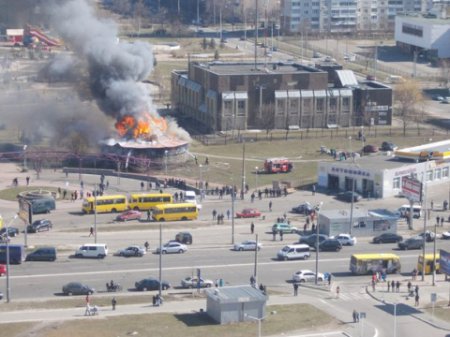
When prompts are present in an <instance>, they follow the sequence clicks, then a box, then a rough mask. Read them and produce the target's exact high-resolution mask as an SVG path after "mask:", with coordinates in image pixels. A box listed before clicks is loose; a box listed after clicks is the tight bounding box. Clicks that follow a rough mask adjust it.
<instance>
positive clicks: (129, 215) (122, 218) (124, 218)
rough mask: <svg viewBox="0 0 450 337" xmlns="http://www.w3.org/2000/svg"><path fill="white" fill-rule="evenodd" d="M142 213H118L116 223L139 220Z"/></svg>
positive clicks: (131, 210) (131, 211)
mask: <svg viewBox="0 0 450 337" xmlns="http://www.w3.org/2000/svg"><path fill="white" fill-rule="evenodd" d="M141 216H142V213H141V212H139V211H135V210H133V209H130V210H128V211H125V212H122V213H120V214H119V215H118V216H117V217H116V220H117V221H127V220H140V219H141Z"/></svg>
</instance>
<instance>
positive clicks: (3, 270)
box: [0, 264, 6, 276]
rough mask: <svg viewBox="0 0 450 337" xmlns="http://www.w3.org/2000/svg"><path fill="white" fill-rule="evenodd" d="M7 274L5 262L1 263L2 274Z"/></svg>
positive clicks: (0, 272)
mask: <svg viewBox="0 0 450 337" xmlns="http://www.w3.org/2000/svg"><path fill="white" fill-rule="evenodd" d="M3 275H6V266H5V265H4V264H0V276H3Z"/></svg>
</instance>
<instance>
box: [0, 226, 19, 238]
mask: <svg viewBox="0 0 450 337" xmlns="http://www.w3.org/2000/svg"><path fill="white" fill-rule="evenodd" d="M7 230H8V236H9V237H15V236H17V235H19V229H18V228H16V227H3V228H2V229H0V236H1V237H6V231H7Z"/></svg>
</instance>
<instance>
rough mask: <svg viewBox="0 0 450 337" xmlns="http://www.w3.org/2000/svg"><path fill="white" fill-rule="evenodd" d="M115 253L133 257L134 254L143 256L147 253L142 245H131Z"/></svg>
mask: <svg viewBox="0 0 450 337" xmlns="http://www.w3.org/2000/svg"><path fill="white" fill-rule="evenodd" d="M115 255H118V256H125V257H132V256H137V257H142V256H144V255H145V248H142V247H140V246H129V247H127V248H124V249H120V250H118V251H117V253H116V254H115Z"/></svg>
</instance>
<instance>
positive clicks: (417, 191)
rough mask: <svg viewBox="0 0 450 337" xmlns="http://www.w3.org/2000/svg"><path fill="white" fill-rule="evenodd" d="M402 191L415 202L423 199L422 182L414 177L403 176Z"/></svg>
mask: <svg viewBox="0 0 450 337" xmlns="http://www.w3.org/2000/svg"><path fill="white" fill-rule="evenodd" d="M402 193H403V195H404V196H405V197H406V198H408V199H409V200H412V201H413V202H421V201H422V183H421V182H420V181H419V180H417V179H414V178H410V177H406V176H405V177H402Z"/></svg>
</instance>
